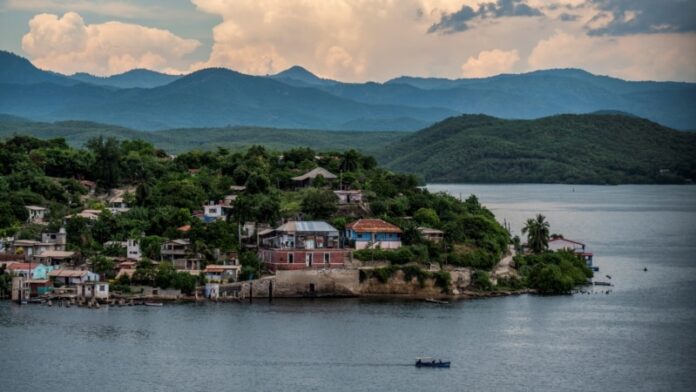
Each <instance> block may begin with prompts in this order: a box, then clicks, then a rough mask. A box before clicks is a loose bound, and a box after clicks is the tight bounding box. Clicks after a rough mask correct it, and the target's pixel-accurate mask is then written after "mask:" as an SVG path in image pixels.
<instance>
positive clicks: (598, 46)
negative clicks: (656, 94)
mask: <svg viewBox="0 0 696 392" xmlns="http://www.w3.org/2000/svg"><path fill="white" fill-rule="evenodd" d="M694 63H696V50H694V39H693V37H690V36H687V35H683V34H660V35H656V34H643V35H632V36H623V37H613V38H608V37H591V36H586V35H576V34H568V33H565V32H562V31H557V32H556V34H554V35H553V36H551V37H549V38H547V39H544V40H541V41H539V43H538V44H537V45H536V47H535V48H534V49H533V50H532V52H531V54H530V55H529V57H528V64H529V67H530V68H531V69H547V68H583V69H585V70H588V71H590V72H593V73H598V74H608V75H612V76H617V77H620V78H624V79H630V80H696V68H694V66H693V64H694Z"/></svg>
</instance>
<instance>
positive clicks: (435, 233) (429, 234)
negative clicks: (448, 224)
mask: <svg viewBox="0 0 696 392" xmlns="http://www.w3.org/2000/svg"><path fill="white" fill-rule="evenodd" d="M418 232H419V233H420V234H421V237H423V239H424V240H426V241H432V242H435V243H440V242H442V240H444V238H445V232H444V231H442V230H438V229H433V228H430V227H422V226H421V227H419V228H418Z"/></svg>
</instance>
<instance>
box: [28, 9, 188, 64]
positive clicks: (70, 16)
mask: <svg viewBox="0 0 696 392" xmlns="http://www.w3.org/2000/svg"><path fill="white" fill-rule="evenodd" d="M199 45H200V43H199V42H198V41H196V40H192V39H184V38H180V37H178V36H176V35H174V34H172V33H171V32H170V31H168V30H162V29H156V28H152V27H145V26H140V25H137V24H128V23H121V22H106V23H101V24H91V25H88V24H85V22H84V20H83V19H82V17H81V16H80V15H79V14H78V13H76V12H67V13H65V14H64V15H63V16H62V17H59V16H58V15H53V14H39V15H36V16H34V17H33V18H32V19H31V20H30V21H29V32H28V33H27V34H26V35H24V37H22V49H23V50H24V52H26V53H27V54H28V55H29V57H30V58H31V59H32V61H33V63H34V64H35V65H37V66H38V67H40V68H44V69H50V70H53V71H58V72H63V73H68V74H70V73H74V72H83V71H84V72H90V73H93V74H96V75H108V74H114V73H119V72H124V71H127V70H130V69H133V68H148V69H163V68H166V67H168V66H169V65H170V64H171V63H172V62H173V61H176V60H179V59H181V58H182V57H183V56H185V55H186V54H189V53H191V52H193V51H194V50H195V49H196V48H197V47H198V46H199Z"/></svg>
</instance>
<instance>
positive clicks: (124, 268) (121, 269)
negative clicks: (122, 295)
mask: <svg viewBox="0 0 696 392" xmlns="http://www.w3.org/2000/svg"><path fill="white" fill-rule="evenodd" d="M137 265H138V263H136V262H135V261H124V262H121V263H118V273H117V274H116V279H118V278H120V277H121V276H122V275H127V276H128V277H129V278H132V277H133V274H134V273H135V268H136V267H137Z"/></svg>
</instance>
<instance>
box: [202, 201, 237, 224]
mask: <svg viewBox="0 0 696 392" xmlns="http://www.w3.org/2000/svg"><path fill="white" fill-rule="evenodd" d="M235 198H236V196H234V195H232V196H230V198H228V197H226V198H225V200H219V201H217V202H216V201H212V200H211V201H210V202H208V203H206V204H203V216H202V220H203V222H206V223H208V222H213V221H216V220H227V214H229V212H230V211H231V210H232V205H231V203H232V201H234V199H235Z"/></svg>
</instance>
